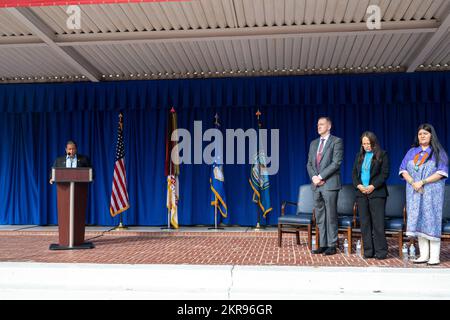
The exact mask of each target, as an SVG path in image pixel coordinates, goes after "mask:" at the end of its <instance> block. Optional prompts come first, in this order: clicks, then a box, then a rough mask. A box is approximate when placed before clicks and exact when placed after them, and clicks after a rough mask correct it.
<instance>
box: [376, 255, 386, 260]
mask: <svg viewBox="0 0 450 320" xmlns="http://www.w3.org/2000/svg"><path fill="white" fill-rule="evenodd" d="M386 258H387V255H381V256H378V255H375V259H377V260H384V259H386Z"/></svg>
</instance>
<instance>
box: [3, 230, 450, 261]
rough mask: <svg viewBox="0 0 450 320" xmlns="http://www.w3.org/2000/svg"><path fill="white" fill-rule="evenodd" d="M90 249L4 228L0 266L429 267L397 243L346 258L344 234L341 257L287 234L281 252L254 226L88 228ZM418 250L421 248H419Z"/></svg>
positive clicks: (448, 255)
mask: <svg viewBox="0 0 450 320" xmlns="http://www.w3.org/2000/svg"><path fill="white" fill-rule="evenodd" d="M85 239H86V240H87V241H91V242H93V243H94V245H95V248H94V249H90V250H74V251H70V250H69V251H51V250H49V249H48V247H49V245H50V244H51V243H57V242H58V233H57V226H46V227H43V226H18V225H16V226H6V225H3V226H0V261H1V262H42V263H95V264H175V265H178V264H188V265H238V266H239V265H246V266H249V265H253V266H298V267H300V266H311V267H319V266H320V267H388V268H389V267H397V268H398V267H406V268H430V267H426V266H423V265H416V264H412V263H409V262H406V263H405V262H404V261H403V260H402V259H401V258H399V256H398V246H397V242H396V241H395V239H389V238H388V244H389V254H388V258H387V259H386V260H376V259H363V258H361V257H358V256H357V255H356V254H355V244H356V240H354V241H353V253H352V254H351V255H349V256H346V255H344V254H343V247H342V245H343V238H342V235H340V241H339V242H340V247H339V250H338V254H336V255H333V256H323V255H320V254H319V255H313V254H312V253H311V252H310V251H309V250H308V248H307V247H306V233H300V241H301V244H300V245H297V244H296V243H295V237H294V236H293V235H283V245H282V247H281V248H279V247H278V243H277V229H276V228H275V227H268V228H267V229H265V230H263V231H254V228H251V227H225V229H224V230H220V231H215V230H209V229H208V226H202V227H181V228H180V229H178V230H169V231H167V230H162V229H161V228H160V227H129V229H128V230H125V231H114V230H112V228H111V227H87V228H86V236H85ZM416 247H417V244H416ZM433 268H450V242H442V248H441V264H440V265H439V266H436V267H433Z"/></svg>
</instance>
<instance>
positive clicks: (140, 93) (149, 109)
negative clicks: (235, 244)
mask: <svg viewBox="0 0 450 320" xmlns="http://www.w3.org/2000/svg"><path fill="white" fill-rule="evenodd" d="M172 106H174V107H175V108H176V109H177V112H178V121H179V123H178V126H179V127H180V128H186V129H188V130H189V131H190V132H191V133H193V130H194V129H193V128H194V121H202V122H203V132H204V131H206V130H207V129H209V128H213V127H214V126H213V121H214V115H215V113H216V112H217V113H218V114H219V116H220V119H221V124H222V129H237V128H242V129H244V130H247V129H249V128H256V118H255V112H256V110H257V109H258V108H259V109H260V110H261V112H262V121H263V124H264V126H265V127H266V128H268V129H279V133H280V141H279V150H280V168H279V172H278V174H277V175H275V176H271V177H270V185H271V187H270V194H271V203H272V206H273V208H274V210H273V211H272V212H271V213H269V214H268V218H267V220H266V221H264V220H263V222H265V223H267V224H276V222H277V217H278V215H279V211H280V203H281V201H282V200H296V196H297V190H298V186H299V185H301V184H304V183H308V181H309V179H308V176H307V172H306V160H307V153H308V148H309V144H310V142H311V140H313V139H315V138H316V137H317V132H316V123H317V118H318V117H320V116H323V115H326V116H329V117H331V118H332V120H333V129H332V132H333V134H335V135H337V136H339V137H342V138H343V139H344V148H345V158H344V162H343V165H342V179H343V181H344V183H350V182H351V170H352V165H353V161H354V159H355V155H356V152H357V151H358V150H359V137H360V135H361V133H362V132H363V131H365V130H371V131H373V132H375V134H376V135H377V136H378V138H379V140H380V142H381V145H382V147H383V148H384V149H386V150H387V151H388V153H389V156H390V159H391V175H390V177H389V181H388V182H389V183H393V184H397V183H402V182H401V180H400V179H399V177H398V167H399V165H400V162H401V160H402V158H403V156H404V154H405V153H406V151H407V150H408V149H409V147H410V146H411V144H412V142H413V139H414V135H415V134H416V130H417V127H418V125H419V124H421V123H423V122H430V123H432V124H433V125H434V126H435V128H436V130H437V132H438V135H439V138H440V140H441V142H442V144H443V145H444V148H446V149H447V150H448V142H449V138H450V128H449V125H448V123H449V120H450V73H449V72H442V73H415V74H376V75H343V76H308V77H263V78H232V79H231V78H230V79H206V80H204V79H202V80H164V81H163V80H161V81H132V82H110V83H99V84H93V83H75V84H73V83H72V84H24V85H0V114H1V116H0V139H1V144H0V224H40V225H47V224H57V211H56V210H57V208H56V188H55V186H50V185H49V184H48V175H49V170H50V167H51V165H52V163H53V161H54V159H55V158H56V157H57V156H58V155H61V154H63V153H64V147H65V142H66V141H67V140H69V139H74V140H75V141H77V143H78V151H79V153H81V154H85V155H88V156H89V157H90V158H91V161H92V163H93V166H94V169H95V171H96V174H95V177H96V179H95V182H94V183H92V184H91V186H90V192H89V202H88V212H87V217H86V223H87V224H90V225H117V224H118V217H116V218H112V217H111V216H110V215H109V200H110V194H111V183H112V172H113V167H114V153H115V143H116V139H117V136H116V135H117V115H118V111H119V110H121V111H123V113H124V138H125V152H126V157H125V159H126V160H125V161H126V171H127V180H128V191H129V196H130V203H131V208H130V209H129V210H127V211H126V212H125V213H124V215H123V217H124V222H125V224H127V225H164V224H166V223H167V209H166V178H165V176H164V156H165V132H166V121H167V113H168V109H169V108H170V107H172ZM207 144H208V143H206V142H205V143H203V147H205V146H206V145H207ZM192 151H193V146H192ZM269 154H270V150H269ZM209 175H210V167H209V166H208V165H206V164H191V165H187V164H184V165H182V166H181V174H180V202H179V223H180V224H181V225H197V224H213V223H214V217H213V215H212V213H211V212H212V210H211V206H210V201H209V199H210V189H209ZM224 175H225V189H226V192H227V200H228V203H227V204H228V218H226V219H223V221H224V222H225V223H227V224H232V225H245V226H248V225H255V223H256V219H257V208H256V205H255V204H254V203H252V201H251V198H252V192H251V188H250V185H249V182H248V179H249V176H250V165H249V164H247V165H240V164H234V165H225V166H224Z"/></svg>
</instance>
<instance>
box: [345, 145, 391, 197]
mask: <svg viewBox="0 0 450 320" xmlns="http://www.w3.org/2000/svg"><path fill="white" fill-rule="evenodd" d="M358 156H359V153H358V154H357V155H356V159H355V163H354V164H353V171H352V178H353V185H354V187H355V188H357V186H358V185H359V184H362V181H361V169H362V168H361V167H362V164H361V165H359V164H358ZM380 160H381V161H377V160H375V157H373V158H372V162H371V163H370V180H369V185H370V184H371V185H373V186H374V187H375V190H373V192H372V193H371V194H369V195H368V196H367V195H365V194H363V193H362V192H361V191H359V190H358V189H356V190H357V191H356V196H357V197H365V196H367V197H368V198H385V197H387V196H388V191H387V187H386V180H387V178H388V177H389V157H388V155H387V152H386V151H384V150H381V155H380Z"/></svg>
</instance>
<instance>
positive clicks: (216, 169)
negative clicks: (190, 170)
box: [209, 114, 228, 218]
mask: <svg viewBox="0 0 450 320" xmlns="http://www.w3.org/2000/svg"><path fill="white" fill-rule="evenodd" d="M215 118H216V121H215V126H216V129H219V126H220V124H219V117H218V115H217V114H216V116H215ZM215 142H216V145H215V156H214V163H213V164H212V168H211V178H210V179H209V183H210V185H211V205H212V206H214V207H217V209H218V210H219V212H220V214H221V215H222V217H224V218H226V217H227V215H228V207H227V199H226V195H225V178H224V175H223V160H222V145H219V144H218V141H217V139H216V141H215Z"/></svg>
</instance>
